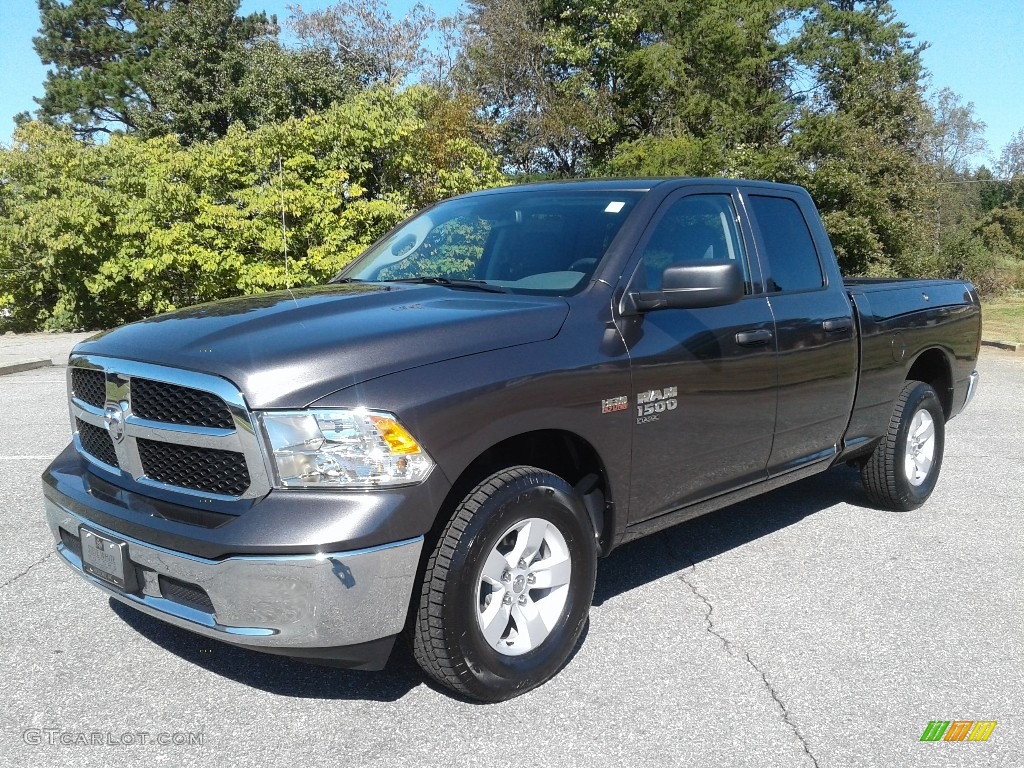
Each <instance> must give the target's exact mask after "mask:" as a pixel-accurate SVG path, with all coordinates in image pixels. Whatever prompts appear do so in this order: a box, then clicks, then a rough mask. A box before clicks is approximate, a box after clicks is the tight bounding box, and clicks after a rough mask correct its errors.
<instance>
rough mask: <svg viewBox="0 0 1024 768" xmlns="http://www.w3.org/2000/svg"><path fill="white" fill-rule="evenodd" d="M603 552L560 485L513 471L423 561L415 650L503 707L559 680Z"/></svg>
mask: <svg viewBox="0 0 1024 768" xmlns="http://www.w3.org/2000/svg"><path fill="white" fill-rule="evenodd" d="M596 572H597V548H596V544H595V541H594V534H593V530H592V527H591V524H590V520H589V517H588V515H587V513H586V510H585V508H584V506H583V503H582V502H581V501H580V499H579V497H578V495H577V494H576V493H575V492H574V491H573V489H572V488H571V487H570V486H569V484H568V483H566V482H565V481H564V480H563V479H562V478H560V477H558V476H557V475H553V474H551V473H550V472H545V471H543V470H540V469H536V468H534V467H513V468H511V469H507V470H504V471H502V472H498V473H496V474H494V475H491V476H490V477H489V478H487V479H486V480H484V481H483V482H482V483H480V484H479V485H478V486H477V487H476V488H474V489H473V491H471V492H470V493H469V495H467V496H466V498H465V499H463V501H462V503H461V504H460V505H459V506H458V508H457V509H456V510H455V514H454V515H453V516H452V519H451V520H450V521H449V523H448V525H447V527H446V529H445V531H444V533H443V534H442V536H441V538H440V540H439V541H438V543H437V547H436V548H435V549H434V552H433V554H432V555H431V556H430V559H429V561H428V562H427V569H426V573H425V575H424V578H423V585H422V589H421V592H420V603H419V609H418V612H417V616H416V623H415V626H414V631H413V653H414V655H415V656H416V660H417V661H418V662H419V664H420V666H422V667H423V669H424V670H425V671H426V672H427V674H429V675H430V676H431V677H432V678H434V679H435V680H436V681H437V682H439V683H441V684H442V685H444V686H446V687H448V688H451V689H453V690H455V691H457V692H459V693H461V694H463V695H465V696H468V697H470V698H474V699H479V700H482V701H503V700H505V699H509V698H512V697H513V696H517V695H519V694H521V693H524V692H526V691H528V690H530V689H531V688H535V687H537V686H538V685H540V684H542V683H544V682H545V681H547V680H549V679H550V678H551V677H553V676H554V675H555V674H556V673H557V672H558V670H559V669H561V668H562V666H563V665H564V664H565V662H566V660H567V659H568V658H569V655H570V654H571V653H572V651H573V649H574V648H575V646H576V643H577V642H578V640H579V637H580V634H581V633H582V631H583V627H584V626H585V625H586V621H587V616H588V614H589V611H590V603H591V601H592V599H593V596H594V579H595V576H596Z"/></svg>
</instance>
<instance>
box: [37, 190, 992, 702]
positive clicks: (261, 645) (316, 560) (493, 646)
mask: <svg viewBox="0 0 1024 768" xmlns="http://www.w3.org/2000/svg"><path fill="white" fill-rule="evenodd" d="M980 321H981V313H980V307H979V303H978V297H977V295H976V293H975V291H974V289H973V288H972V287H971V286H970V285H969V284H967V283H963V282H959V281H954V280H906V281H900V280H890V281H877V280H847V281H845V282H844V280H843V278H842V277H841V276H840V274H839V269H838V266H837V264H836V259H835V255H834V253H833V251H832V248H831V246H830V244H829V240H828V237H827V236H826V234H825V231H824V230H823V228H822V224H821V221H820V218H819V216H818V213H817V211H816V209H815V207H814V205H813V203H812V201H811V199H810V197H809V195H808V194H807V193H806V192H805V191H804V190H802V189H800V188H798V187H792V186H785V185H780V184H769V183H763V182H745V181H744V182H740V181H729V180H709V179H658V180H618V181H586V182H571V183H557V184H539V185H528V186H519V187H507V188H503V189H496V190H490V191H486V192H480V193H476V194H472V195H466V196H463V197H459V198H454V199H452V200H447V201H445V202H442V203H439V204H438V205H435V206H433V207H431V208H429V209H427V210H425V211H423V212H421V213H420V214H419V215H417V216H415V217H413V218H411V219H409V220H408V221H406V222H405V223H403V224H401V225H400V226H398V227H397V228H396V229H394V230H393V231H392V232H391V233H389V234H388V235H387V236H386V237H384V238H383V239H382V240H380V241H379V242H378V243H377V244H375V245H374V246H373V247H371V248H370V249H369V250H368V251H367V252H366V253H365V254H364V255H363V256H361V257H360V258H359V259H357V260H356V261H354V262H353V263H352V264H350V265H349V266H348V267H347V268H346V269H345V270H344V271H343V272H342V273H341V274H339V275H338V276H337V277H335V278H334V279H333V280H331V281H330V283H329V284H327V285H323V286H319V287H312V288H303V289H297V290H289V291H281V292H276V293H269V294H264V295H259V296H251V297H245V298H238V299H230V300H225V301H220V302H216V303H212V304H206V305H202V306H196V307H191V308H187V309H182V310H179V311H176V312H171V313H168V314H164V315H160V316H157V317H153V318H151V319H149V320H144V321H142V322H138V323H133V324H131V325H127V326H124V327H122V328H118V329H116V330H113V331H109V332H106V333H101V334H99V335H97V336H94V337H92V338H91V339H89V340H87V341H85V342H83V343H81V344H79V345H78V346H77V347H76V348H75V349H74V351H73V352H72V354H71V357H70V360H69V365H68V396H69V399H68V403H69V408H70V412H71V428H72V432H73V441H72V443H71V445H69V446H68V447H67V449H66V450H64V452H63V453H61V454H60V455H59V456H58V457H57V458H56V459H54V461H53V463H52V464H51V465H50V466H49V468H48V469H47V470H46V472H45V474H44V475H43V489H44V492H45V503H46V515H47V518H48V521H49V525H50V528H51V530H52V532H53V535H54V537H55V539H56V546H57V551H58V552H59V553H60V556H61V557H62V558H63V560H64V561H65V562H66V563H68V564H69V565H70V566H71V567H72V568H73V569H75V570H76V571H77V572H78V573H79V574H80V575H81V576H82V577H83V578H84V579H85V580H86V581H88V582H89V583H90V584H93V585H94V586H96V587H98V588H99V589H101V590H102V591H103V592H105V593H106V594H108V595H110V596H112V597H114V598H116V599H117V600H120V601H121V602H123V603H125V604H127V605H129V606H132V607H134V608H136V609H138V610H140V611H143V612H145V613H147V614H150V615H152V616H156V617H158V618H160V619H163V620H164V621H166V622H169V623H171V624H174V625H176V626H178V627H183V628H185V629H188V630H191V631H192V632H195V633H198V634H199V635H204V636H206V637H208V638H216V639H218V640H222V641H225V642H228V643H233V644H236V645H240V646H244V647H246V648H251V649H254V650H259V651H265V652H269V653H276V654H283V655H287V656H292V657H304V658H308V659H313V660H317V661H320V662H329V663H333V664H337V665H340V666H348V667H353V668H362V669H379V668H381V667H382V666H383V665H384V663H385V662H386V660H387V658H388V656H389V655H390V653H391V650H392V646H393V643H394V641H395V639H396V638H397V637H398V636H400V635H405V636H406V637H408V639H409V641H410V643H411V645H412V649H413V653H414V655H415V657H416V659H417V660H418V661H419V663H420V664H421V666H422V667H423V669H424V670H425V671H426V673H427V674H428V675H430V677H432V678H433V679H435V680H436V681H438V682H439V683H441V684H443V685H445V686H447V687H449V688H451V689H453V690H454V691H456V692H458V693H460V694H461V695H463V696H466V697H470V698H476V699H480V700H490V701H497V700H503V699H507V698H509V697H512V696H515V695H517V694H520V693H522V692H524V691H527V690H529V689H531V688H533V687H535V686H537V685H540V684H541V683H543V682H544V681H545V680H548V679H550V678H551V677H552V676H553V675H554V674H556V673H557V671H558V670H559V669H560V668H561V666H562V665H563V664H564V663H565V662H566V660H567V658H568V657H569V656H570V655H571V653H572V651H573V649H574V646H575V645H576V644H577V643H578V642H579V639H580V635H581V632H582V630H583V628H584V626H585V624H586V621H587V616H588V612H589V608H590V604H591V600H592V596H593V590H594V579H595V574H596V570H597V562H598V559H599V558H600V557H601V556H604V555H607V554H608V553H609V552H610V551H611V550H612V549H613V548H615V547H616V546H618V545H620V544H622V543H623V542H627V541H629V540H631V539H635V538H637V537H640V536H644V535H647V534H649V533H653V532H655V531H658V530H661V529H663V528H665V527H667V526H670V525H675V524H677V523H679V522H680V521H683V520H686V519H688V518H692V517H694V516H696V515H699V514H702V513H705V512H708V511H710V510H714V509H718V508H721V507H724V506H726V505H729V504H732V503H734V502H736V501H739V500H741V499H746V498H749V497H751V496H754V495H756V494H760V493H764V492H765V491H768V490H771V489H773V488H777V487H779V486H781V485H783V484H786V483H792V482H796V481H799V480H801V479H802V478H806V477H808V476H810V475H813V474H815V473H818V472H824V471H826V470H827V469H829V468H830V467H832V466H835V465H836V464H839V463H851V464H855V465H857V466H859V467H860V469H861V474H862V478H863V482H864V487H865V490H866V499H865V500H866V501H870V503H872V504H875V505H878V506H881V507H886V508H891V509H897V510H909V509H913V508H915V507H917V506H919V505H921V504H922V503H924V502H925V500H926V499H927V498H928V496H929V494H930V493H931V492H932V489H933V488H934V487H935V483H936V480H937V479H938V476H939V469H940V466H941V463H942V454H943V442H944V435H945V432H944V426H945V424H946V422H947V421H948V420H949V419H951V418H953V417H954V416H956V415H957V414H958V413H959V412H960V411H961V410H962V409H963V408H964V407H965V406H966V405H967V404H968V403H969V402H970V400H971V396H972V394H973V393H974V390H975V385H976V383H977V373H976V371H975V363H976V360H977V356H978V349H979V343H980V342H979V339H980ZM62 610H69V609H68V608H67V607H65V608H63V609H62Z"/></svg>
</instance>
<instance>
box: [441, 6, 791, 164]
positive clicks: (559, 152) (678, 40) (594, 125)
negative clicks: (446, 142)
mask: <svg viewBox="0 0 1024 768" xmlns="http://www.w3.org/2000/svg"><path fill="white" fill-rule="evenodd" d="M469 5H470V13H469V16H468V20H467V27H466V29H467V31H466V42H465V54H464V56H463V60H462V66H461V76H462V79H463V82H464V84H465V86H466V88H467V89H468V90H470V91H472V92H474V93H478V94H480V96H481V100H482V104H483V106H484V108H485V110H486V112H487V114H489V116H490V117H491V118H492V119H493V120H494V121H495V122H496V123H497V125H498V127H499V136H500V137H501V138H502V145H501V148H502V150H503V153H504V154H506V155H507V156H508V157H509V159H510V161H511V162H510V165H511V166H512V167H513V168H516V169H518V170H521V171H525V172H542V173H543V172H546V173H555V174H559V175H574V174H579V173H582V172H585V171H587V170H591V169H595V168H602V167H603V165H604V164H605V163H606V162H607V161H609V160H610V159H612V158H615V156H616V154H617V153H619V150H620V146H621V147H622V150H621V152H622V154H623V155H624V156H623V157H621V158H619V159H617V160H613V162H612V165H611V166H610V167H611V168H612V169H613V170H623V169H625V168H631V167H636V165H637V162H638V161H639V160H638V159H639V158H642V157H646V156H658V157H661V158H663V159H664V158H665V157H666V156H667V154H668V153H670V152H671V148H672V147H678V146H681V145H687V146H688V147H690V148H691V149H692V147H693V146H695V145H700V147H701V149H700V151H699V153H698V154H700V155H701V156H702V157H703V156H704V155H706V154H707V152H711V153H712V154H715V155H717V156H718V161H717V163H716V164H717V165H719V166H721V165H722V164H723V162H724V160H723V157H722V156H723V155H724V153H725V152H726V151H728V150H731V149H733V148H736V147H740V146H757V147H767V146H771V145H773V144H777V143H778V142H779V141H780V139H781V137H782V135H783V126H784V123H785V121H786V119H787V117H788V115H789V114H790V112H791V109H790V107H789V106H788V104H787V102H786V94H785V88H784V86H785V75H786V71H787V57H786V52H785V46H783V45H781V44H780V43H779V42H778V41H777V33H778V32H779V30H780V28H781V27H782V25H784V24H785V23H786V21H787V19H789V18H791V16H792V12H791V11H789V10H787V8H786V5H785V3H783V2H776V1H775V0H739V1H730V2H726V0H709V1H708V2H702V3H693V2H688V1H687V0H670V1H669V2H661V1H656V0H641V1H640V2H637V3H631V4H628V5H622V4H621V3H618V4H617V3H614V2H611V0H514V1H513V2H504V1H503V2H497V0H472V1H471V2H470V4H469ZM657 145H662V146H657ZM640 162H641V163H642V161H640Z"/></svg>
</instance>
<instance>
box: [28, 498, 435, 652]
mask: <svg viewBox="0 0 1024 768" xmlns="http://www.w3.org/2000/svg"><path fill="white" fill-rule="evenodd" d="M46 515H47V520H48V522H49V525H50V529H51V532H52V533H53V535H54V537H55V539H56V542H57V551H58V553H59V554H60V556H61V557H62V558H63V560H64V561H65V562H66V563H67V564H68V565H70V566H71V567H72V568H73V569H74V570H75V571H77V572H78V574H79V575H80V576H82V578H84V579H85V580H86V581H88V582H89V583H90V584H92V585H93V586H96V587H98V588H99V589H101V590H103V591H104V592H106V593H107V594H108V595H110V596H111V597H114V598H115V599H117V600H119V601H121V602H122V603H125V604H127V605H129V606H131V607H133V608H136V609H138V610H140V611H142V612H144V613H148V614H150V615H151V616H155V617H156V618H159V619H162V620H163V621H166V622H168V623H170V624H174V625H176V626H179V627H182V628H184V629H188V630H191V631H192V632H196V633H198V634H200V635H205V636H206V637H212V638H216V639H218V640H223V641H226V642H229V643H233V644H236V645H242V646H246V647H249V648H252V649H254V650H263V651H268V652H271V653H279V654H285V655H295V656H312V657H318V656H319V657H323V658H332V657H333V658H335V659H344V658H346V654H344V653H343V652H342V653H338V651H339V650H342V649H341V648H340V647H342V646H345V647H348V646H360V645H363V644H368V645H367V647H373V648H374V649H376V651H379V650H381V649H382V647H381V646H374V645H373V643H374V641H378V640H381V639H382V638H390V637H392V636H394V635H395V634H397V633H398V632H400V631H401V630H402V627H403V625H404V623H405V618H406V612H407V609H408V606H409V598H410V596H411V592H412V587H413V582H414V581H415V578H416V570H417V567H418V564H419V558H420V550H421V549H422V546H423V537H422V536H419V537H416V538H411V539H406V540H403V541H397V542H394V543H391V544H385V545H382V546H374V547H368V548H363V549H354V550H351V551H345V552H324V553H315V554H304V555H301V554H300V555H267V556H260V555H239V556H229V557H225V558H222V559H218V560H208V559H204V558H201V557H197V556H195V555H190V554H185V553H181V552H175V551H171V550H169V549H164V548H162V547H159V546H155V545H152V544H147V543H146V542H143V541H139V540H137V539H134V538H131V537H128V536H125V535H123V534H121V533H118V532H116V531H112V530H109V529H107V528H105V527H103V526H101V525H97V524H96V523H94V522H92V521H89V520H86V519H85V518H83V517H80V516H79V515H77V514H75V513H74V512H72V511H71V510H69V509H67V508H65V507H64V506H62V505H61V504H59V503H57V502H56V501H55V500H54V499H52V498H50V497H49V496H48V497H47V498H46ZM83 524H84V525H86V526H88V527H89V528H91V529H93V530H95V531H98V532H99V533H101V534H104V535H109V536H110V537H112V538H114V539H117V540H119V541H123V542H125V543H126V545H127V555H128V562H127V563H126V567H129V568H133V569H134V576H135V579H134V581H135V583H136V584H137V589H135V590H134V591H132V592H124V591H122V590H120V589H118V588H117V587H115V586H114V585H113V584H110V583H108V582H106V581H103V580H101V579H98V578H96V577H94V576H92V575H90V574H88V573H86V572H85V571H84V570H83V569H82V559H81V542H80V539H79V526H81V525H83ZM76 542H78V545H77V551H76ZM204 595H205V598H204ZM388 650H390V642H388V643H387V644H386V647H385V648H383V656H384V658H383V659H376V658H375V659H362V658H359V654H354V655H353V656H352V658H354V659H356V661H354V662H353V663H352V664H349V666H363V667H365V668H379V667H380V666H382V665H383V662H384V661H386V657H387V651H388ZM376 651H375V652H376ZM377 655H380V654H379V653H377Z"/></svg>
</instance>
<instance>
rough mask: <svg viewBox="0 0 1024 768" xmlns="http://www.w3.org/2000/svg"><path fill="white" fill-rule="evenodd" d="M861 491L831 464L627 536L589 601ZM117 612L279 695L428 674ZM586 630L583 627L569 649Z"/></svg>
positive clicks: (394, 692)
mask: <svg viewBox="0 0 1024 768" xmlns="http://www.w3.org/2000/svg"><path fill="white" fill-rule="evenodd" d="M841 502H848V503H851V504H856V505H861V506H863V505H864V504H865V503H866V498H865V496H864V493H863V491H862V490H861V488H860V483H859V479H858V474H857V472H856V470H851V469H849V468H847V467H838V468H836V469H832V470H830V471H828V472H825V473H822V474H820V475H816V476H814V477H812V478H809V479H807V480H803V481H801V482H798V483H794V484H793V485H789V486H786V487H784V488H780V489H778V490H776V491H772V492H771V493H768V494H765V495H764V496H760V497H757V498H755V499H751V500H749V501H745V502H742V503H740V504H736V505H734V506H732V507H727V508H725V509H722V510H719V511H718V512H713V513H711V514H708V515H704V516H703V517H699V518H696V519H694V520H691V521H689V522H686V523H682V524H680V525H677V526H675V527H673V528H669V529H668V530H665V531H662V532H660V533H656V534H654V535H652V536H648V537H647V538H644V539H640V540H638V541H635V542H632V543H630V544H627V545H625V546H623V547H620V548H619V549H617V550H615V552H613V553H612V554H611V555H610V556H609V557H608V558H606V559H605V560H603V561H601V563H600V565H599V567H598V573H597V587H596V591H595V594H594V604H595V605H600V604H601V603H603V602H604V601H605V600H608V599H610V598H613V597H616V596H618V595H621V594H623V593H625V592H628V591H630V590H632V589H635V588H637V587H640V586H643V585H644V584H647V583H649V582H652V581H655V580H657V579H659V578H661V577H663V576H667V575H668V574H671V573H674V572H676V571H679V570H681V569H683V568H687V567H690V566H691V565H693V564H695V563H698V562H700V561H702V560H706V559H708V558H710V557H714V556H715V555H718V554H721V553H722V552H726V551H728V550H730V549H734V548H736V547H739V546H742V545H744V544H747V543H749V542H751V541H755V540H756V539H759V538H760V537H762V536H765V535H768V534H770V533H774V532H775V531H778V530H781V529H783V528H785V527H787V526H790V525H793V524H794V523H797V522H799V521H800V520H802V519H803V518H805V517H807V516H808V515H812V514H815V513H818V512H821V511H822V510H825V509H828V508H829V507H831V506H833V505H835V504H838V503H841ZM110 607H111V609H112V610H113V611H114V613H116V614H117V615H118V616H119V617H121V619H122V620H123V621H124V622H125V623H126V624H128V625H129V626H130V627H132V628H133V629H134V630H135V631H137V632H138V633H139V634H140V635H143V636H144V637H146V638H147V639H149V640H151V641H152V642H154V643H156V644H157V645H159V646H160V647H162V648H164V649H165V650H167V651H170V652H171V653H173V654H175V655H177V656H178V657H180V658H182V659H184V660H186V661H189V662H191V663H193V664H195V665H197V666H199V667H202V668H203V669H206V670H208V671H210V672H212V673H214V674H216V675H221V676H223V677H226V678H229V679H231V680H235V681H236V682H239V683H242V684H243V685H248V686H251V687H253V688H258V689H260V690H263V691H267V692H269V693H274V694H278V695H281V696H294V697H298V698H314V699H365V700H371V701H395V700H397V699H400V698H402V697H403V696H405V695H406V694H407V693H409V691H411V690H412V689H413V688H416V687H417V686H419V685H420V684H424V683H425V684H427V685H428V686H429V687H431V688H434V689H435V690H440V689H438V688H437V686H436V685H434V683H433V681H431V680H428V679H427V678H426V675H424V673H423V672H422V671H421V670H420V668H419V666H418V665H417V664H416V661H415V660H414V659H413V657H412V652H411V651H410V650H409V648H408V646H407V645H406V644H405V643H403V642H402V641H401V640H399V641H398V642H397V643H396V644H395V649H394V651H393V652H392V654H391V659H390V660H389V661H388V665H387V668H386V669H385V670H383V671H381V672H357V671H350V670H344V669H336V668H332V667H321V666H315V665H312V664H309V663H304V662H300V661H295V660H292V659H289V658H287V657H283V656H272V655H268V654H263V653H258V652H256V651H249V650H246V649H243V648H238V647H235V646H232V645H228V644H226V643H221V642H219V641H216V640H209V639H207V638H204V637H201V636H200V635H195V634H192V633H191V632H188V631H186V630H183V629H179V628H178V627H175V626H172V625H169V624H165V623H164V622H162V621H159V620H158V619H154V618H152V617H150V616H147V615H146V614H144V613H140V612H139V611H136V610H134V609H132V608H129V607H127V606H125V605H123V604H122V603H120V602H118V601H117V600H114V599H113V598H111V599H110ZM585 637H586V630H585V631H584V635H583V637H581V638H580V643H578V644H577V646H576V649H575V650H574V651H573V655H575V653H576V652H577V651H578V650H579V648H580V645H582V642H583V640H584V639H585Z"/></svg>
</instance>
